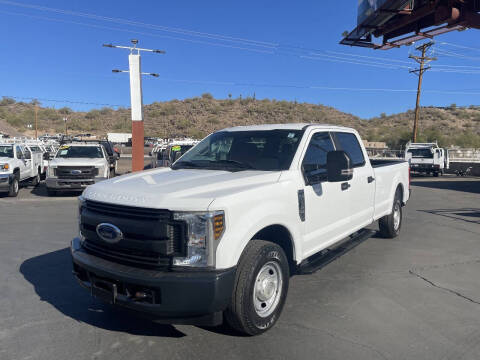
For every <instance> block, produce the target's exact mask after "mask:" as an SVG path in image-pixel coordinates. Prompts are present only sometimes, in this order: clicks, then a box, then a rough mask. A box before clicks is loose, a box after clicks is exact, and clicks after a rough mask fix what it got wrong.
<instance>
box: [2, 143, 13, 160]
mask: <svg viewBox="0 0 480 360" xmlns="http://www.w3.org/2000/svg"><path fill="white" fill-rule="evenodd" d="M0 157H7V158H13V146H11V145H9V146H5V145H3V146H1V145H0Z"/></svg>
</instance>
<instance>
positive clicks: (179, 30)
mask: <svg viewBox="0 0 480 360" xmlns="http://www.w3.org/2000/svg"><path fill="white" fill-rule="evenodd" d="M0 3H3V4H6V5H11V6H17V7H23V8H28V9H35V10H40V11H48V12H54V13H59V14H64V15H72V16H78V17H84V18H89V19H94V20H100V21H108V22H113V23H120V24H124V25H132V26H138V27H146V28H150V29H155V30H159V31H164V32H170V33H177V34H182V35H189V36H196V37H204V38H209V39H215V40H221V41H229V42H240V43H247V44H250V45H253V46H260V47H269V48H274V47H277V46H278V45H279V44H276V43H272V42H266V41H259V40H252V39H246V38H239V37H233V36H229V35H223V34H213V33H207V32H200V31H193V30H188V29H182V28H178V27H168V26H161V25H156V24H148V23H143V22H139V21H133V20H128V19H122V18H115V17H107V16H102V15H96V14H92V13H85V12H78V11H71V10H64V9H58V8H51V7H46V6H39V5H33V4H26V3H18V2H15V1H8V0H0Z"/></svg>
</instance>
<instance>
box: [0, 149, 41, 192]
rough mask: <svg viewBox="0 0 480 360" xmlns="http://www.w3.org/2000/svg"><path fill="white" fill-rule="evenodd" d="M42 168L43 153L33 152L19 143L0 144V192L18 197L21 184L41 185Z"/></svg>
mask: <svg viewBox="0 0 480 360" xmlns="http://www.w3.org/2000/svg"><path fill="white" fill-rule="evenodd" d="M41 166H42V154H41V152H35V151H33V152H32V151H31V150H30V149H29V147H28V146H25V145H23V144H18V143H0V192H7V193H8V196H12V197H16V196H17V195H18V191H19V189H20V182H23V181H31V183H32V185H34V186H37V185H38V184H39V183H40V174H41Z"/></svg>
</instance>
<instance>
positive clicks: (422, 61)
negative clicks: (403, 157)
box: [409, 41, 437, 142]
mask: <svg viewBox="0 0 480 360" xmlns="http://www.w3.org/2000/svg"><path fill="white" fill-rule="evenodd" d="M434 44H435V43H434V42H433V41H430V42H428V43H425V44H423V45H420V46H419V47H417V48H416V50H417V51H421V52H422V56H414V55H410V56H409V58H410V59H413V60H415V61H416V62H417V63H419V64H420V68H419V69H414V70H410V73H414V74H416V75H417V76H418V88H417V103H416V106H415V122H414V123H413V134H412V139H413V142H416V141H417V131H418V117H419V114H420V95H421V92H422V82H423V74H424V73H425V71H427V70H429V69H430V68H431V67H430V66H425V65H426V64H428V63H430V62H431V61H435V60H437V58H434V57H427V56H426V54H427V50H428V49H429V48H430V47H432V46H433V45H434Z"/></svg>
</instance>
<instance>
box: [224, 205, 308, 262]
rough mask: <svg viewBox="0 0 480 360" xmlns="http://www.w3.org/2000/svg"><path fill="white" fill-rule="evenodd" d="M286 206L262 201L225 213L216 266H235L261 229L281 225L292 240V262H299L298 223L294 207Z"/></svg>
mask: <svg viewBox="0 0 480 360" xmlns="http://www.w3.org/2000/svg"><path fill="white" fill-rule="evenodd" d="M292 207H293V206H291V203H290V206H288V207H287V206H286V205H285V203H283V202H281V201H269V202H266V201H262V202H261V203H260V204H258V203H256V204H255V206H254V207H253V208H252V207H251V205H250V208H249V209H244V211H242V210H241V209H239V210H237V211H227V212H226V226H227V230H226V232H225V234H224V236H223V237H222V239H221V241H220V243H219V245H218V247H217V251H216V267H217V268H218V269H226V268H230V267H233V266H236V265H237V263H238V260H239V259H240V256H241V254H242V252H243V250H244V249H245V247H246V246H247V244H248V242H249V241H250V240H251V239H252V238H253V237H254V235H255V234H256V233H258V232H259V231H260V230H262V229H264V228H266V227H268V226H271V225H280V226H283V227H284V228H286V229H287V230H288V232H289V233H290V236H291V240H292V246H293V257H294V260H297V261H298V260H300V259H301V254H302V249H301V241H300V239H301V233H302V231H301V225H300V224H303V223H301V222H300V221H299V220H298V219H297V218H298V210H297V208H296V207H293V209H292Z"/></svg>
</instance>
